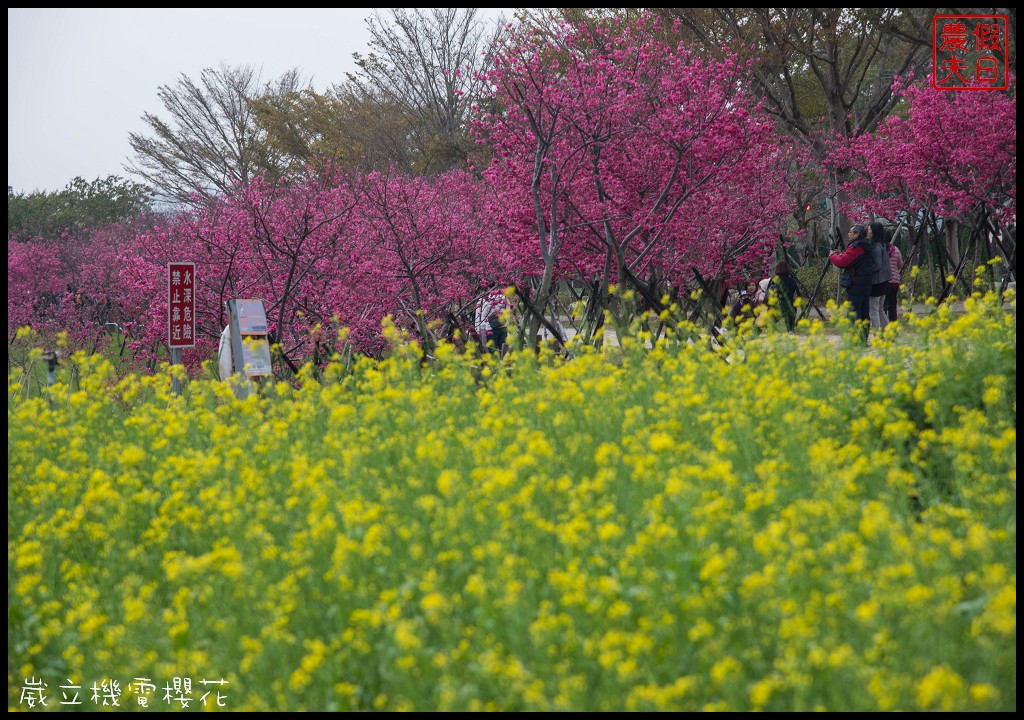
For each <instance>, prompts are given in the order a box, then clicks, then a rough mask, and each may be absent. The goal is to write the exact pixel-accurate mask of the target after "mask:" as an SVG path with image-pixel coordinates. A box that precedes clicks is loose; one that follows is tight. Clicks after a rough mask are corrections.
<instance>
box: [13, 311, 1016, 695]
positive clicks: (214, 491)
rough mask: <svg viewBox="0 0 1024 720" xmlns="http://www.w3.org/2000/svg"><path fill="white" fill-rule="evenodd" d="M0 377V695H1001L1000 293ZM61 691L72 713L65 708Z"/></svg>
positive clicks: (1006, 663) (1005, 469)
mask: <svg viewBox="0 0 1024 720" xmlns="http://www.w3.org/2000/svg"><path fill="white" fill-rule="evenodd" d="M70 364H73V366H74V368H75V373H76V374H75V377H74V378H73V380H74V381H73V382H70V383H69V382H68V380H70V379H71V378H68V377H65V378H63V381H62V382H60V383H58V384H57V385H55V386H53V387H51V388H48V389H46V390H45V391H44V392H42V393H35V394H33V393H29V392H26V388H27V387H28V385H27V383H26V382H25V380H24V378H22V377H21V376H19V375H18V374H17V373H13V374H11V375H10V376H9V377H8V411H7V412H8V415H7V417H8V430H7V437H8V544H7V552H8V583H7V588H8V591H7V592H8V708H9V709H10V710H38V709H47V710H55V709H56V710H60V709H65V708H66V707H68V708H70V706H72V705H73V704H74V703H76V702H80V703H81V705H78V706H77V707H78V708H79V709H103V710H119V709H120V710H132V709H163V710H179V709H206V710H213V711H215V710H230V711H301V710H367V711H374V710H379V711H391V710H418V711H474V710H502V711H520V710H523V711H538V710H539V711H613V710H616V711H644V710H679V711H694V710H732V711H749V710H765V711H804V710H832V711H877V710H882V711H888V710H903V711H919V710H939V711H956V712H964V711H1006V710H1015V709H1016V666H1017V651H1016V632H1017V628H1016V583H1017V580H1016V487H1017V486H1016V468H1017V455H1016V417H1017V408H1016V302H1015V300H1012V299H1011V302H1010V304H1009V309H1007V308H1006V307H1004V306H1003V305H1002V304H1001V303H1000V302H997V301H995V300H994V299H993V298H992V297H991V296H986V295H981V294H978V295H976V296H975V297H972V298H969V299H968V301H967V303H966V312H965V313H963V314H959V315H957V314H951V313H948V312H946V311H945V310H943V309H942V308H940V309H939V310H937V311H936V312H933V313H930V314H928V315H922V316H913V315H908V316H906V317H905V318H903V319H901V320H900V322H899V323H898V324H897V325H893V326H890V328H888V329H887V330H886V331H885V332H884V333H882V334H880V335H879V336H878V337H875V338H872V342H871V345H870V347H868V348H865V347H864V345H863V344H862V343H861V342H860V341H859V339H858V338H857V336H856V333H854V332H850V331H849V329H847V330H846V331H845V333H844V334H843V335H842V337H837V338H829V337H826V336H823V335H821V334H820V333H817V332H814V331H812V332H810V333H805V334H799V335H789V334H783V333H777V332H775V331H774V330H769V331H768V332H765V333H761V334H759V335H756V336H755V335H751V334H747V333H745V332H744V331H743V329H742V328H741V329H740V330H739V331H738V332H737V333H736V334H735V335H734V336H733V337H732V338H730V340H729V345H728V347H727V348H717V347H712V346H710V345H709V343H707V342H702V341H700V340H698V341H693V339H692V338H688V337H686V336H685V335H684V334H680V335H678V336H676V335H672V336H670V337H669V338H665V337H660V338H657V339H654V338H652V337H651V336H650V335H646V336H638V337H636V338H630V337H625V336H624V337H623V342H622V346H621V350H619V349H606V350H603V351H602V350H594V349H584V348H579V349H577V352H576V353H575V357H573V358H572V359H570V360H566V359H563V358H561V357H557V356H555V355H554V354H552V353H551V352H550V351H548V350H542V351H541V352H539V353H537V354H534V353H531V352H525V351H518V352H513V353H511V354H510V355H509V356H507V357H506V358H504V359H494V358H487V359H483V360H482V359H480V358H478V357H468V356H462V355H460V354H458V353H456V352H455V351H454V350H453V349H452V348H450V347H447V346H443V347H442V348H441V349H440V350H439V351H438V352H437V353H436V356H435V358H434V359H433V360H432V361H431V362H427V363H424V362H421V357H420V353H419V350H418V348H416V347H415V346H414V345H411V344H409V345H403V344H400V343H396V346H395V349H394V352H393V353H392V354H391V355H390V357H388V359H386V360H383V361H380V362H372V361H369V360H361V361H358V362H356V363H355V364H354V366H353V367H352V368H351V371H350V372H347V373H343V372H340V371H337V372H335V371H331V370H329V371H328V372H327V373H326V376H325V377H324V379H323V380H322V381H321V382H314V381H312V380H310V379H308V377H305V378H304V379H300V380H299V381H297V382H296V383H294V384H290V383H285V382H278V383H272V384H269V385H268V386H266V387H264V388H263V389H262V391H261V392H260V393H259V394H258V395H254V396H251V397H249V398H247V399H245V400H239V399H237V398H236V397H235V395H234V394H233V393H232V392H231V390H230V388H228V387H226V386H225V384H223V383H217V382H211V381H202V380H191V381H186V382H185V383H184V391H183V393H182V394H181V395H175V394H173V393H172V392H171V382H170V374H169V373H168V372H167V371H164V372H162V373H158V374H156V375H154V376H148V377H136V376H128V377H123V378H119V377H117V376H116V375H115V373H114V372H113V369H112V368H111V367H110V365H109V364H108V363H106V361H104V360H103V359H102V358H98V357H86V356H84V355H77V356H75V357H74V358H73V359H72V361H71V363H70ZM71 709H73V708H71Z"/></svg>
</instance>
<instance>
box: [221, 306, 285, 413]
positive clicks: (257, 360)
mask: <svg viewBox="0 0 1024 720" xmlns="http://www.w3.org/2000/svg"><path fill="white" fill-rule="evenodd" d="M225 305H226V306H227V310H228V316H229V318H230V328H231V359H232V364H233V365H234V370H235V373H236V374H239V375H241V376H242V377H244V378H245V379H246V380H247V381H249V380H252V379H254V378H255V379H256V381H257V382H258V381H259V378H261V377H266V376H268V375H272V374H273V372H274V368H273V365H272V363H271V360H270V342H269V341H268V338H267V313H266V311H265V310H264V308H263V301H262V300H228V301H227V302H226V303H225ZM237 387H243V388H245V389H243V390H241V392H242V393H243V394H242V397H245V395H247V394H248V388H250V387H251V383H249V382H246V383H245V384H244V386H242V385H239V386H237Z"/></svg>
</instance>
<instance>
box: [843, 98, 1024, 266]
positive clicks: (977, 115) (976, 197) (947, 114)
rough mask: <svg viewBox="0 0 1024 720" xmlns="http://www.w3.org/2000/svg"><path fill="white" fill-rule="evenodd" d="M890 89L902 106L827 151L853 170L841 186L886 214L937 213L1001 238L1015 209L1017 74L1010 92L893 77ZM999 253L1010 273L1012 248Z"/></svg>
mask: <svg viewBox="0 0 1024 720" xmlns="http://www.w3.org/2000/svg"><path fill="white" fill-rule="evenodd" d="M894 92H896V93H897V94H898V95H899V96H900V97H901V98H902V99H903V100H904V101H905V104H906V111H905V113H904V114H901V115H890V116H889V117H888V118H887V119H886V120H885V121H884V122H883V123H882V124H881V125H880V126H879V127H878V129H877V131H876V132H875V133H873V134H870V135H862V136H860V137H858V138H855V139H854V140H852V141H851V142H849V143H837V144H836V145H835V147H834V148H833V150H832V153H831V159H832V161H833V162H834V163H836V164H837V165H845V166H847V167H850V168H852V169H854V170H855V171H856V175H855V176H854V178H853V180H851V181H850V182H849V183H848V184H847V186H846V190H847V191H848V192H849V194H850V196H851V197H852V198H853V203H854V204H855V206H856V209H857V210H859V211H860V212H866V213H871V214H874V215H878V216H880V217H884V218H888V219H890V220H895V219H896V218H900V217H913V218H915V219H916V218H923V219H927V218H942V219H943V220H945V221H946V223H947V224H951V223H962V224H964V225H967V226H968V227H970V228H971V229H972V230H973V231H974V234H975V237H978V236H982V235H985V236H989V235H991V236H993V237H995V238H997V239H998V237H999V235H1000V231H1001V230H1002V229H1003V228H1005V227H1006V225H1007V224H1011V223H1015V222H1016V215H1017V102H1016V80H1015V79H1013V80H1012V81H1011V88H1010V90H1008V91H1007V92H1000V91H995V90H971V91H939V90H935V89H934V88H933V87H932V86H931V83H930V82H929V81H928V80H927V79H926V80H925V81H924V82H918V83H908V82H902V81H900V80H897V81H896V83H894ZM1004 255H1005V259H1006V260H1007V262H1008V263H1009V266H1010V271H1011V272H1012V273H1013V274H1014V275H1015V274H1016V267H1015V257H1016V255H1015V253H1012V252H1007V253H1004Z"/></svg>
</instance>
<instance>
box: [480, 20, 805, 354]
mask: <svg viewBox="0 0 1024 720" xmlns="http://www.w3.org/2000/svg"><path fill="white" fill-rule="evenodd" d="M654 22H655V21H653V20H651V19H650V18H648V17H644V18H642V19H641V20H639V21H636V22H635V23H626V22H621V23H619V24H617V25H615V26H614V30H609V29H607V28H603V27H585V26H568V25H564V26H562V27H561V28H560V30H559V31H558V32H557V33H555V34H542V33H540V32H536V31H534V32H529V31H528V32H525V33H523V34H521V35H519V36H517V37H515V38H514V39H513V41H512V42H511V43H510V44H509V45H507V46H506V47H505V48H504V50H503V52H502V53H501V55H500V59H499V62H498V63H497V67H496V69H495V70H493V71H492V72H491V73H489V75H488V80H489V81H490V82H491V83H492V85H493V86H494V87H495V88H496V91H495V100H496V103H495V104H496V105H497V106H498V107H501V108H504V110H503V111H501V112H494V113H489V114H484V115H482V116H481V117H480V120H479V124H478V130H479V132H480V134H481V137H482V138H483V139H485V140H486V141H488V142H491V143H493V145H494V148H495V150H496V155H497V156H496V159H495V161H494V163H493V164H492V165H491V166H490V167H489V168H488V170H487V171H486V173H485V175H486V178H487V180H488V181H489V183H490V184H491V185H492V187H493V188H494V193H495V201H494V205H493V206H492V210H494V211H495V225H496V227H498V228H499V229H500V231H501V232H502V233H503V235H504V238H503V242H504V244H505V245H506V247H507V248H508V252H509V254H510V255H511V256H512V257H515V258H516V259H517V260H518V262H517V265H516V266H517V269H518V270H519V272H520V280H522V279H524V278H525V277H527V276H530V275H532V276H533V277H534V278H535V281H534V282H535V285H536V288H535V294H534V296H533V303H534V305H535V306H537V307H540V308H543V307H544V306H545V305H546V303H547V302H548V299H549V297H550V295H551V293H552V290H553V287H554V284H555V282H556V281H557V280H558V279H560V278H563V277H566V276H568V275H570V274H572V273H576V274H577V276H580V277H583V278H586V279H587V280H591V279H593V278H594V277H596V278H597V282H596V283H595V287H596V289H597V292H598V293H599V294H600V298H599V301H598V302H597V303H594V304H593V305H594V306H595V307H596V308H597V309H600V308H602V307H604V306H605V304H606V302H607V293H608V288H609V286H610V285H611V284H613V283H619V284H623V285H625V286H626V287H633V288H635V289H638V290H641V291H642V292H644V294H645V295H647V297H648V300H649V301H653V302H654V303H655V304H657V302H658V296H657V295H655V294H653V293H651V292H650V289H649V286H646V284H645V283H644V282H643V279H644V278H648V279H649V278H653V277H656V276H658V275H659V274H660V275H661V276H662V277H667V278H671V280H672V281H673V282H675V283H676V284H677V286H678V285H682V286H688V285H689V284H690V283H691V282H692V278H693V275H694V274H696V273H695V272H694V271H697V272H698V273H700V274H702V275H707V276H713V275H719V274H723V273H726V274H727V273H740V272H743V270H744V269H745V268H749V267H751V266H762V265H763V264H764V258H765V256H766V255H767V254H768V253H769V252H770V250H771V249H772V248H773V247H774V244H775V243H776V242H777V239H778V234H779V231H780V230H781V228H782V223H783V217H784V216H785V214H786V212H787V208H786V198H785V185H784V183H783V182H781V172H782V167H783V165H782V163H781V160H782V158H781V157H780V154H779V153H778V151H777V144H776V135H775V130H774V126H773V124H772V123H771V122H770V120H769V119H768V117H767V115H765V114H762V113H761V112H760V110H759V108H758V107H757V105H756V103H755V102H754V100H753V98H752V97H750V96H749V94H747V93H746V92H745V91H744V89H743V88H744V82H743V73H744V68H743V67H741V66H739V65H738V64H737V63H736V62H735V61H734V60H731V59H730V60H725V61H722V62H712V61H704V60H701V59H700V58H697V57H695V56H694V55H692V54H690V53H688V52H687V51H686V50H685V48H683V47H681V46H676V47H672V46H670V45H669V44H666V43H663V42H660V41H658V40H655V39H652V38H654V37H655V34H654V33H652V32H651V30H652V24H653V23H654ZM538 315H539V313H538V314H534V315H533V316H532V320H531V322H530V323H529V324H528V325H527V328H526V332H527V337H528V338H532V337H534V335H535V333H536V329H537V327H538V325H539V322H540V320H539V317H538Z"/></svg>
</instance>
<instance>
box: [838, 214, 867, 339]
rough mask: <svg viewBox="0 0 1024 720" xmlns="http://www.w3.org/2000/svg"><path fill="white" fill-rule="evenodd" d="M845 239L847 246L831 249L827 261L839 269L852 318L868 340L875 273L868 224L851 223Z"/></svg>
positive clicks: (840, 280)
mask: <svg viewBox="0 0 1024 720" xmlns="http://www.w3.org/2000/svg"><path fill="white" fill-rule="evenodd" d="M847 240H848V241H849V244H848V245H847V246H846V249H845V250H843V251H842V252H839V251H838V250H836V251H833V252H832V254H831V255H829V256H828V261H829V262H830V263H832V264H833V265H835V266H836V267H837V268H839V269H840V270H842V274H841V275H840V277H839V285H840V286H841V287H844V288H846V298H847V300H849V301H850V307H851V308H852V309H853V317H854V320H855V321H856V322H857V323H859V324H860V326H861V333H862V335H863V338H864V342H867V339H868V327H869V325H870V323H871V314H870V312H871V311H870V309H871V284H872V281H873V280H874V273H875V265H874V262H873V261H872V259H871V248H870V245H869V243H868V229H867V227H865V226H864V225H860V224H857V225H854V226H853V227H852V228H850V232H849V233H847Z"/></svg>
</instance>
